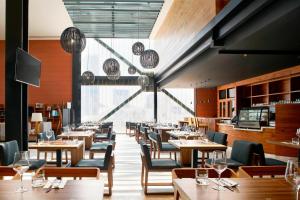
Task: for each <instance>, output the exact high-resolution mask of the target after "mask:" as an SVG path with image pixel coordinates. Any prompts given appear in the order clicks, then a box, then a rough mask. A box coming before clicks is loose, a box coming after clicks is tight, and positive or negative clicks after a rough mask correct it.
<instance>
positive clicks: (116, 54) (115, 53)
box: [95, 39, 143, 74]
mask: <svg viewBox="0 0 300 200" xmlns="http://www.w3.org/2000/svg"><path fill="white" fill-rule="evenodd" d="M95 40H96V41H97V42H98V43H99V44H101V45H102V46H103V47H105V48H106V49H107V50H109V51H110V52H111V53H112V54H114V55H115V56H116V57H118V58H119V59H120V60H122V61H123V62H124V63H125V64H126V65H128V66H129V67H134V68H135V69H136V72H137V73H139V74H143V72H142V71H141V70H139V69H138V68H137V67H136V66H134V65H133V64H132V63H131V62H129V61H128V60H127V59H126V58H124V57H123V56H122V55H121V54H119V53H118V52H116V51H115V50H114V49H113V48H111V47H110V46H108V45H107V44H106V43H105V42H103V41H102V40H100V39H95Z"/></svg>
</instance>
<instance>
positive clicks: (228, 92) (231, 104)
mask: <svg viewBox="0 0 300 200" xmlns="http://www.w3.org/2000/svg"><path fill="white" fill-rule="evenodd" d="M218 96H219V103H218V117H222V118H232V117H233V116H234V115H235V96H236V89H235V88H228V89H224V90H219V91H218Z"/></svg>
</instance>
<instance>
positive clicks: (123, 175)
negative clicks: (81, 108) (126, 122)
mask: <svg viewBox="0 0 300 200" xmlns="http://www.w3.org/2000/svg"><path fill="white" fill-rule="evenodd" d="M116 141H117V143H116V148H115V158H116V167H115V169H114V173H113V177H114V186H113V190H112V196H111V197H105V198H104V199H111V200H121V199H122V200H124V199H126V200H136V199H147V200H152V199H155V200H157V199H166V200H171V199H173V195H144V193H143V190H142V187H141V184H140V179H141V158H140V146H139V145H138V144H137V142H136V141H135V139H134V137H129V136H127V135H125V134H118V135H117V139H116ZM167 156H168V155H167V154H166V157H167ZM151 180H152V181H165V182H169V181H171V173H150V181H151ZM164 191H166V192H170V191H171V192H172V191H173V188H172V187H156V188H155V187H149V192H164Z"/></svg>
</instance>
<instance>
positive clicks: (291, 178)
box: [284, 160, 298, 184]
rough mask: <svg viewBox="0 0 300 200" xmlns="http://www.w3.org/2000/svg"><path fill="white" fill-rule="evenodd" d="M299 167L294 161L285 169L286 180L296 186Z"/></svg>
mask: <svg viewBox="0 0 300 200" xmlns="http://www.w3.org/2000/svg"><path fill="white" fill-rule="evenodd" d="M297 168H298V167H297V165H296V163H295V162H294V161H293V160H288V161H287V163H286V168H285V175H284V177H285V180H286V181H287V182H289V183H291V184H294V182H295V178H296V175H297Z"/></svg>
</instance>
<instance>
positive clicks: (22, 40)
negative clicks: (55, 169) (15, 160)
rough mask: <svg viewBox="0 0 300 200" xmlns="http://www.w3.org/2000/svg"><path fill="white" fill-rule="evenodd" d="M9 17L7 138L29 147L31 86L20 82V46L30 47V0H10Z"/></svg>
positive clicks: (6, 60) (21, 148) (8, 0)
mask: <svg viewBox="0 0 300 200" xmlns="http://www.w3.org/2000/svg"><path fill="white" fill-rule="evenodd" d="M5 13H6V14H5V15H6V17H5V140H6V141H11V140H16V141H17V142H18V145H19V149H20V150H27V144H25V143H27V140H28V138H27V132H26V131H27V117H25V115H27V112H26V109H27V86H23V84H22V83H19V82H16V81H15V80H14V77H15V63H16V49H17V48H18V47H20V48H24V47H25V49H24V50H25V51H26V50H27V49H26V48H28V27H27V26H28V1H24V0H6V12H5Z"/></svg>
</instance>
